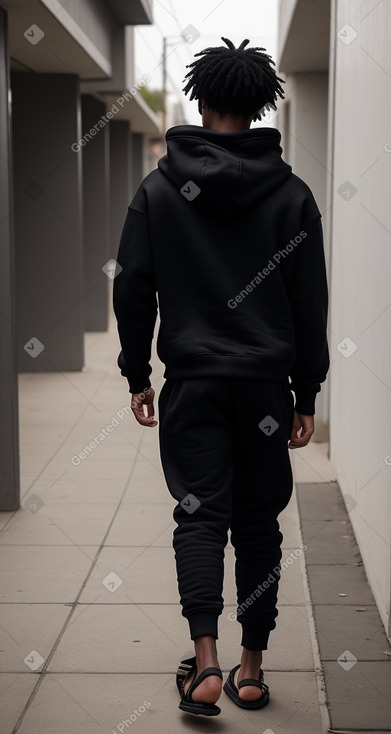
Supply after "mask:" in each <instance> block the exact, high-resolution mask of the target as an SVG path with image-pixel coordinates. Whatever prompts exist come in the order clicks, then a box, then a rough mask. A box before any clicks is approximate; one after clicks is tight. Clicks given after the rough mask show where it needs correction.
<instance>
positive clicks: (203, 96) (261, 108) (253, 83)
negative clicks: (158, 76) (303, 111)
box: [183, 37, 284, 120]
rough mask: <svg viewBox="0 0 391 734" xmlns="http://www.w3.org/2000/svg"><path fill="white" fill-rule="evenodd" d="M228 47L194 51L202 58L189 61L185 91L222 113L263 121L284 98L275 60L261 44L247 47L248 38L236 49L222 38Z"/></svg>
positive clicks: (226, 39)
mask: <svg viewBox="0 0 391 734" xmlns="http://www.w3.org/2000/svg"><path fill="white" fill-rule="evenodd" d="M222 41H224V43H226V46H216V47H210V48H205V49H204V50H203V51H199V53H197V54H195V56H200V57H201V58H199V59H197V60H196V61H193V63H191V64H188V65H187V67H186V68H189V69H190V71H189V72H188V74H186V76H185V79H184V81H186V80H188V81H187V83H186V86H185V87H184V88H183V91H184V92H185V94H188V92H191V95H190V100H192V99H197V100H198V109H199V111H200V113H201V100H204V101H205V102H206V104H207V105H208V107H210V108H211V109H213V110H215V111H216V112H218V113H219V114H220V115H237V116H241V117H248V116H252V119H253V120H260V119H261V118H262V114H264V112H265V109H267V108H270V107H271V108H273V109H276V106H275V102H276V101H277V96H279V97H280V98H281V99H283V98H284V93H283V89H282V87H281V85H280V84H279V82H282V83H284V81H283V80H282V79H280V78H279V77H278V76H277V75H276V72H275V70H274V69H273V68H272V64H273V66H274V65H275V64H274V61H272V59H271V56H269V55H268V54H266V53H264V52H265V50H266V49H264V48H261V47H250V48H247V49H246V48H245V47H246V46H247V44H248V43H249V40H248V39H245V40H244V41H242V43H241V44H240V46H239V47H238V48H235V46H234V44H233V43H232V41H230V40H229V39H228V38H224V37H222Z"/></svg>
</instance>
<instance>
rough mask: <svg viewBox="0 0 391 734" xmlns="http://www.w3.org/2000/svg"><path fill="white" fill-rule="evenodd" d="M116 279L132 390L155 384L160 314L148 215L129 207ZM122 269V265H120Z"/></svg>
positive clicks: (122, 357)
mask: <svg viewBox="0 0 391 734" xmlns="http://www.w3.org/2000/svg"><path fill="white" fill-rule="evenodd" d="M117 263H118V265H119V266H120V267H121V268H122V270H121V271H120V272H119V273H118V275H116V276H115V278H114V291H113V306H114V312H115V315H116V318H117V322H118V334H119V338H120V343H121V347H122V351H121V352H120V354H119V357H118V366H119V367H120V370H121V374H122V375H124V377H126V378H127V380H128V383H129V391H130V392H132V393H139V392H142V391H143V390H144V389H145V388H147V387H150V386H151V382H150V380H149V376H150V374H151V372H152V367H151V365H150V364H149V362H150V359H151V346H152V338H153V332H154V328H155V323H156V315H157V299H156V283H155V275H154V267H153V259H152V252H151V245H150V238H149V227H148V217H147V215H146V214H143V213H141V212H139V211H137V210H136V209H132V208H131V207H129V208H128V213H127V216H126V219H125V224H124V227H123V230H122V236H121V241H120V245H119V250H118V255H117ZM118 270H119V268H118Z"/></svg>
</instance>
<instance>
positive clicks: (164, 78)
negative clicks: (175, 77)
mask: <svg viewBox="0 0 391 734" xmlns="http://www.w3.org/2000/svg"><path fill="white" fill-rule="evenodd" d="M166 53H167V38H166V36H164V37H163V59H162V66H163V137H164V136H165V134H166V126H167V63H166Z"/></svg>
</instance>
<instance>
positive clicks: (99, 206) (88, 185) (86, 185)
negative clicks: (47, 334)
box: [78, 94, 110, 331]
mask: <svg viewBox="0 0 391 734" xmlns="http://www.w3.org/2000/svg"><path fill="white" fill-rule="evenodd" d="M81 103H82V129H83V135H86V134H87V138H86V139H87V140H88V142H87V144H86V145H85V146H83V148H82V155H83V233H84V292H85V300H84V328H85V330H86V331H106V330H107V327H108V284H109V279H108V277H107V275H105V273H104V272H102V266H104V264H105V263H106V262H107V261H108V260H109V258H110V252H109V216H110V197H109V195H110V191H109V131H108V125H107V124H106V125H105V127H103V128H99V127H98V131H97V132H96V129H94V125H95V126H96V125H97V123H98V122H99V121H100V120H101V118H102V115H104V114H105V111H106V106H105V104H104V103H103V102H100V101H99V100H97V99H95V97H93V96H92V95H89V94H83V95H82V98H81ZM90 130H93V131H94V135H93V136H88V133H89V131H90ZM78 155H81V153H80V152H79V154H78Z"/></svg>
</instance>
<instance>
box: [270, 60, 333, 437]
mask: <svg viewBox="0 0 391 734" xmlns="http://www.w3.org/2000/svg"><path fill="white" fill-rule="evenodd" d="M285 80H286V83H285V85H284V93H285V100H286V101H284V102H282V103H281V102H280V103H279V105H278V107H279V110H280V112H279V114H278V117H277V126H278V129H279V130H280V132H281V145H282V148H283V158H284V160H286V161H287V163H289V164H290V165H291V166H292V169H293V173H295V174H296V175H297V176H300V178H302V179H303V180H304V181H305V182H306V183H307V184H308V186H309V187H310V189H311V190H312V193H313V195H314V197H315V199H316V202H317V204H318V206H319V209H320V211H321V212H322V214H323V215H324V213H325V212H326V209H327V204H326V200H327V191H326V166H327V95H328V74H327V72H319V73H308V74H303V73H301V74H288V75H286V76H285ZM288 110H289V111H288ZM322 223H323V230H324V235H325V255H326V267H327V271H328V277H330V270H329V260H330V258H329V252H328V250H327V244H326V243H327V239H328V238H327V217H326V216H323V219H322ZM328 404H329V378H327V380H326V382H325V383H322V386H321V392H320V394H319V393H318V396H317V398H316V416H315V426H316V433H315V435H314V439H315V440H325V439H327V430H326V427H327V424H328Z"/></svg>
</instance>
